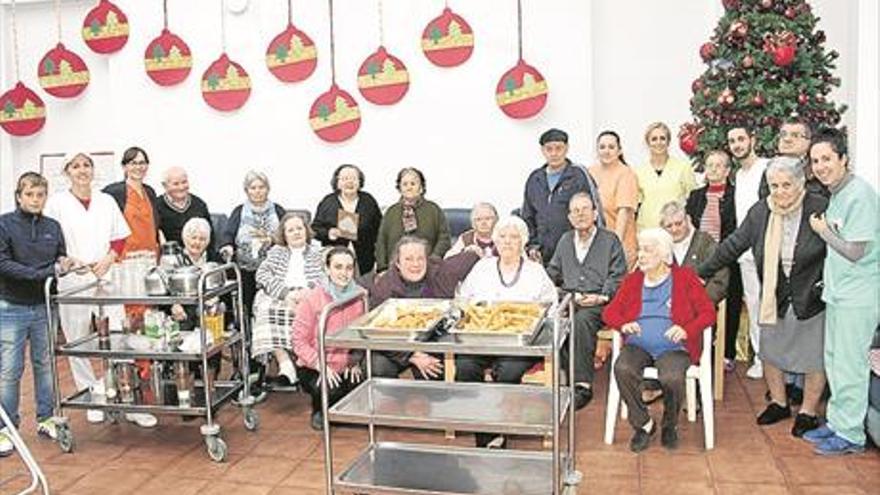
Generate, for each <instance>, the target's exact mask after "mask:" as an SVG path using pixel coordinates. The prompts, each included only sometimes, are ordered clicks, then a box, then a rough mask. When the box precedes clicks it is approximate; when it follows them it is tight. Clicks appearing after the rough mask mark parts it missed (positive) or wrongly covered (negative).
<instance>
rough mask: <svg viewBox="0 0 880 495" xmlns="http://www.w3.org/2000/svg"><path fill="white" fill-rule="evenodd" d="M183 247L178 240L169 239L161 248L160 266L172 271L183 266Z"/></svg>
mask: <svg viewBox="0 0 880 495" xmlns="http://www.w3.org/2000/svg"><path fill="white" fill-rule="evenodd" d="M183 265H184V261H183V249H181V247H180V244H178V243H177V241H168V242H165V243H163V244H162V246H161V247H160V248H159V266H160V267H162V269H164V270H166V271H171V270H173V269H175V268H177V267H180V266H183Z"/></svg>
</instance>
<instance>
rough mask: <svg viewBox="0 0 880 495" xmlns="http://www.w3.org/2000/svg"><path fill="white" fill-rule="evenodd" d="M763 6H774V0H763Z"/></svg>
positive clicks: (769, 7)
mask: <svg viewBox="0 0 880 495" xmlns="http://www.w3.org/2000/svg"><path fill="white" fill-rule="evenodd" d="M761 8H764V9H772V8H773V0H761Z"/></svg>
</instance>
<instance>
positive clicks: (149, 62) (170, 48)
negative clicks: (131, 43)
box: [144, 29, 192, 86]
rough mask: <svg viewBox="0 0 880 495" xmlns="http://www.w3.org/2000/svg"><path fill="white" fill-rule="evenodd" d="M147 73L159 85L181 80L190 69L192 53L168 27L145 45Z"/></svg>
mask: <svg viewBox="0 0 880 495" xmlns="http://www.w3.org/2000/svg"><path fill="white" fill-rule="evenodd" d="M144 66H145V67H146V69H147V75H148V76H150V79H152V80H153V81H155V83H156V84H158V85H160V86H173V85H175V84H177V83H179V82H182V81H183V80H184V79H186V77H187V76H188V75H189V73H190V71H191V70H192V53H191V52H190V51H189V46H188V45H187V44H186V43H185V42H184V41H183V40H182V39H180V37H179V36H177V35H176V34H174V33H172V32H171V31H169V30H168V29H163V30H162V34H160V35H159V37H157V38H156V39H154V40H153V41H151V42H150V44H149V45H147V49H146V50H145V51H144Z"/></svg>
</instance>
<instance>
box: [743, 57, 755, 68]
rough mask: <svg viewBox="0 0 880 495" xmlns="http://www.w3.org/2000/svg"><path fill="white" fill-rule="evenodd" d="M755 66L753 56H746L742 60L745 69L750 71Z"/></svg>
mask: <svg viewBox="0 0 880 495" xmlns="http://www.w3.org/2000/svg"><path fill="white" fill-rule="evenodd" d="M753 65H755V58H754V57H752V56H751V55H746V56H745V57H743V59H742V66H743V68H746V69H750V68H751V67H752V66H753Z"/></svg>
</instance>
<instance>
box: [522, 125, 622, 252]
mask: <svg viewBox="0 0 880 495" xmlns="http://www.w3.org/2000/svg"><path fill="white" fill-rule="evenodd" d="M539 143H540V144H541V153H542V154H543V155H544V159H545V160H546V162H545V163H544V164H543V165H541V166H540V167H539V168H537V169H535V170H534V171H533V172H532V173H531V174H530V175H529V178H528V180H526V187H525V197H524V199H523V206H522V218H523V220H525V222H526V225H528V226H529V242H528V244H527V245H526V249H527V251H528V255H529V257H530V258H532V259H533V260H535V261H540V262H543V263H544V264H547V263H548V262H549V261H550V258H552V257H553V251H554V249H556V243H557V242H559V238H560V237H562V234H563V233H565V232H566V231H568V230H570V229H571V224H570V223H569V221H568V202H569V200H570V199H571V197H572V196H574V195H575V194H577V193H579V192H586V193H587V194H589V195H590V199H592V201H593V204H594V205H596V209H597V210H598V211H602V206H601V203H600V200H599V188H598V187H597V186H596V182H595V181H594V180H593V179H592V177H590V174H588V173H587V172H586V168H584V166H583V165H578V164H576V163H573V162H572V161H571V160H569V159H568V134H566V133H565V131H561V130H559V129H550V130H548V131H546V132H545V133H544V134H541V138H540V139H539ZM597 224H598V225H599V226H600V227H604V226H605V222H604V219H603V218H602V215H599V218H598V219H597Z"/></svg>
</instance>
